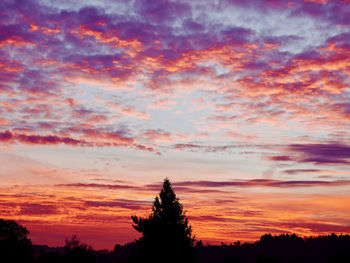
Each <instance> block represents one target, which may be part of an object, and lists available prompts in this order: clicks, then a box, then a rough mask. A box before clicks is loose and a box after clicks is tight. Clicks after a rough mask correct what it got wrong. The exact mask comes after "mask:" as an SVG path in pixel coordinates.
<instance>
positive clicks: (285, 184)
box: [173, 179, 350, 188]
mask: <svg viewBox="0 0 350 263" xmlns="http://www.w3.org/2000/svg"><path fill="white" fill-rule="evenodd" d="M348 184H350V180H334V181H312V180H310V181H303V180H295V181H294V180H293V181H281V180H271V179H252V180H236V181H185V182H175V183H173V185H174V186H175V187H176V186H183V187H208V188H222V187H278V188H289V187H292V188H294V187H317V186H329V187H330V186H344V185H348Z"/></svg>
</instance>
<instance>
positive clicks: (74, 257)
mask: <svg viewBox="0 0 350 263" xmlns="http://www.w3.org/2000/svg"><path fill="white" fill-rule="evenodd" d="M64 262H67V263H73V262H74V263H75V262H82V263H93V262H95V255H94V251H93V249H92V247H91V246H89V245H87V244H85V243H82V242H81V241H80V240H79V239H78V238H77V236H76V235H73V236H72V238H71V239H69V240H68V239H66V245H65V246H64Z"/></svg>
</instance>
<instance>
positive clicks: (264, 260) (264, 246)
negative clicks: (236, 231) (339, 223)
mask: <svg viewBox="0 0 350 263" xmlns="http://www.w3.org/2000/svg"><path fill="white" fill-rule="evenodd" d="M197 258H198V261H199V262H200V263H214V262H215V263H229V262H232V263H233V262H236V263H238V262H240V263H274V262H276V263H349V262H350V236H349V235H339V236H338V235H335V234H332V235H328V236H318V237H309V238H301V237H298V236H296V235H295V234H292V235H288V234H281V235H278V236H272V235H271V234H265V235H263V236H262V237H261V238H260V240H259V241H257V242H255V243H245V244H240V243H235V244H231V245H221V246H201V247H198V248H197Z"/></svg>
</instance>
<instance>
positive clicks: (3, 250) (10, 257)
mask: <svg viewBox="0 0 350 263" xmlns="http://www.w3.org/2000/svg"><path fill="white" fill-rule="evenodd" d="M28 234H29V231H28V230H27V229H26V228H25V227H24V226H21V225H20V224H17V223H16V222H15V221H13V220H4V219H0V255H1V258H0V262H4V263H7V262H11V263H12V262H31V260H32V254H33V245H32V242H31V240H30V239H28V238H27V235H28Z"/></svg>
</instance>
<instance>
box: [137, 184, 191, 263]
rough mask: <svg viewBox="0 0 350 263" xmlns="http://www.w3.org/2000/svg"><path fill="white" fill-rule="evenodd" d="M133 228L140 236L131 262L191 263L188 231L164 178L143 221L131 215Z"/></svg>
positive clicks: (177, 201)
mask: <svg viewBox="0 0 350 263" xmlns="http://www.w3.org/2000/svg"><path fill="white" fill-rule="evenodd" d="M131 218H132V220H133V222H134V224H133V227H134V228H135V229H136V230H137V231H138V232H140V233H141V234H142V236H141V238H140V239H139V240H138V241H137V242H138V245H139V246H138V250H137V252H136V254H135V258H134V260H135V261H137V262H140V260H142V261H143V262H194V258H195V256H194V242H195V239H194V237H193V236H192V229H191V226H190V225H189V223H188V219H187V217H186V214H185V212H184V211H183V207H182V205H181V204H180V202H179V198H177V197H176V194H175V192H174V191H173V189H172V186H171V183H170V181H169V179H167V178H166V179H165V180H164V183H163V187H162V189H161V191H160V194H159V197H158V196H157V197H156V198H155V199H154V202H153V207H152V213H151V214H150V215H149V216H148V217H145V218H141V217H137V216H132V217H131Z"/></svg>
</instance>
